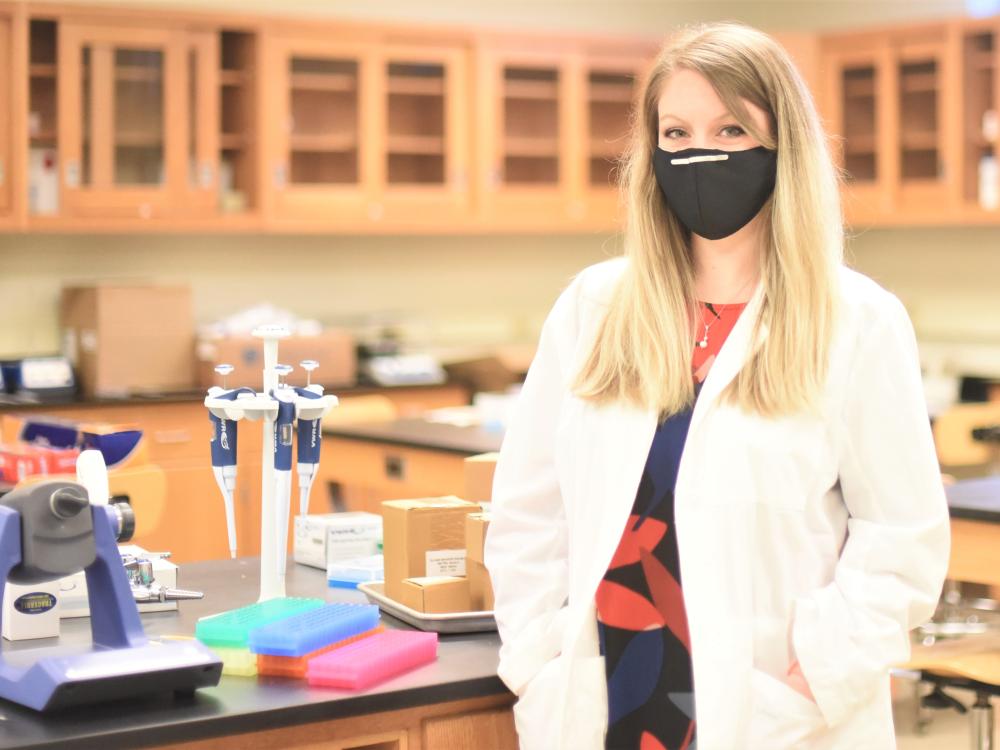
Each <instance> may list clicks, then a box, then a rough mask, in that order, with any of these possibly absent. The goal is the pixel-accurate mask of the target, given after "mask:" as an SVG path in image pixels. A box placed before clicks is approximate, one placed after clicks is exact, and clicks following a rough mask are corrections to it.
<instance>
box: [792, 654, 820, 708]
mask: <svg viewBox="0 0 1000 750" xmlns="http://www.w3.org/2000/svg"><path fill="white" fill-rule="evenodd" d="M788 685H789V687H791V688H792V689H793V690H795V691H797V692H799V693H802V695H804V696H805V697H806V698H808V699H809V700H811V701H812V702H813V703H815V702H816V697H815V696H814V695H813V693H812V690H810V688H809V683H808V682H806V676H805V675H804V674H802V667H801V666H799V660H798V659H796V660H795V661H793V662H792V665H791V666H790V667H789V668H788Z"/></svg>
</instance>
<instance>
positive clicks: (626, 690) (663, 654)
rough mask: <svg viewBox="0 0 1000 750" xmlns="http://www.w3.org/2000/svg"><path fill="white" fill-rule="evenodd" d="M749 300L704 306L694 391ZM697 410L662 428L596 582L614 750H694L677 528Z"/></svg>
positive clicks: (609, 740) (609, 742) (610, 749)
mask: <svg viewBox="0 0 1000 750" xmlns="http://www.w3.org/2000/svg"><path fill="white" fill-rule="evenodd" d="M745 307H746V304H745V303H743V304H735V305H725V306H719V305H712V304H711V303H700V305H699V309H700V311H701V314H702V320H703V326H702V329H704V327H705V326H706V325H707V326H709V328H708V331H707V333H706V335H705V336H704V338H705V339H707V344H706V346H704V347H702V346H698V344H697V342H696V343H695V347H694V357H693V363H692V365H693V366H692V369H693V374H694V379H695V393H696V394H697V393H699V392H700V391H701V384H702V383H703V382H704V380H705V378H706V377H707V376H708V372H709V370H710V369H711V367H712V363H713V362H714V361H715V358H716V355H718V353H719V350H720V349H721V348H722V344H723V342H724V341H725V339H726V337H727V336H728V335H729V332H730V331H731V330H732V328H733V326H734V325H735V323H736V320H737V319H738V318H739V315H740V313H741V312H742V311H743V309H744V308H745ZM702 339H703V337H699V338H698V341H701V340H702ZM696 398H697V395H696ZM692 411H693V406H692V407H689V408H688V409H687V410H685V411H683V412H680V413H677V414H674V415H672V416H671V417H669V418H668V419H666V420H665V421H663V422H661V423H660V424H659V426H658V427H657V430H656V433H655V435H654V437H653V442H652V445H651V446H650V449H649V455H648V457H647V459H646V465H645V468H644V470H643V474H642V479H641V481H640V483H639V489H638V491H637V492H636V497H635V502H634V504H633V506H632V513H631V515H630V516H629V519H628V523H627V524H626V526H625V531H624V533H623V535H622V538H621V541H620V542H619V544H618V548H617V550H616V551H615V555H614V557H613V558H612V560H611V564H610V565H609V566H608V570H607V572H606V573H605V574H604V578H603V580H602V581H601V584H600V586H599V587H598V589H597V596H596V605H597V620H598V634H599V637H600V645H601V653H602V654H603V655H604V657H605V663H606V674H607V681H608V733H607V737H606V745H605V746H606V748H607V749H608V750H695V745H696V723H695V711H694V682H693V678H692V673H691V641H690V638H689V636H688V626H687V616H686V614H685V611H684V598H683V595H682V589H681V576H680V565H679V562H678V557H677V537H676V531H675V528H674V485H675V484H676V481H677V468H678V466H679V464H680V459H681V453H682V451H683V449H684V441H685V439H686V438H687V432H688V426H689V425H690V423H691V413H692Z"/></svg>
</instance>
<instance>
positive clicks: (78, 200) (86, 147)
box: [56, 22, 218, 219]
mask: <svg viewBox="0 0 1000 750" xmlns="http://www.w3.org/2000/svg"><path fill="white" fill-rule="evenodd" d="M57 49H58V53H57V57H58V59H57V62H56V71H57V76H58V98H57V112H58V116H57V125H56V133H57V136H58V152H59V155H58V159H59V163H60V170H59V171H60V180H61V190H60V214H61V215H63V216H71V217H82V218H90V217H101V218H109V217H110V218H136V217H137V218H140V219H176V218H178V217H191V216H197V215H199V214H200V215H206V214H208V213H210V212H212V210H213V208H214V196H215V195H216V180H217V177H216V165H217V159H218V155H217V151H218V147H217V139H218V127H217V125H216V122H217V120H218V98H217V96H216V95H215V90H216V88H217V84H216V81H215V78H214V76H215V74H216V69H215V67H214V65H215V60H216V59H217V57H218V51H217V45H216V40H215V38H214V37H213V36H212V35H210V34H192V33H189V32H185V31H180V30H176V29H170V28H165V29H164V28H159V29H155V28H135V27H127V26H123V27H121V28H116V27H113V26H108V25H100V26H97V25H82V24H77V23H73V22H65V23H61V24H60V25H59V29H58V46H57Z"/></svg>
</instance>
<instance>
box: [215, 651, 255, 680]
mask: <svg viewBox="0 0 1000 750" xmlns="http://www.w3.org/2000/svg"><path fill="white" fill-rule="evenodd" d="M209 649H210V650H211V651H212V653H213V654H215V655H216V656H218V657H219V658H220V659H221V660H222V674H224V675H228V676H231V677H254V676H256V674H257V655H256V654H252V653H250V649H246V648H226V647H225V646H209Z"/></svg>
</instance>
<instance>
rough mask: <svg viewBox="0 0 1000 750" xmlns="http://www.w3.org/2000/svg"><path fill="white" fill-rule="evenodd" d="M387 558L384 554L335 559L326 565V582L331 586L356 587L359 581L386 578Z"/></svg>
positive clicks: (341, 587)
mask: <svg viewBox="0 0 1000 750" xmlns="http://www.w3.org/2000/svg"><path fill="white" fill-rule="evenodd" d="M384 564H385V559H384V558H383V557H382V555H370V556H368V557H355V558H351V559H350V560H334V561H333V562H331V563H330V564H329V565H327V566H326V583H327V586H329V587H330V588H340V589H356V588H357V587H358V584H359V583H365V582H367V581H382V580H385V572H384V571H385V568H384Z"/></svg>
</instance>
